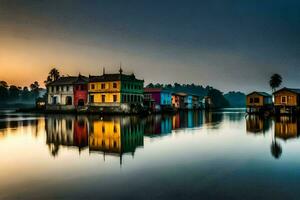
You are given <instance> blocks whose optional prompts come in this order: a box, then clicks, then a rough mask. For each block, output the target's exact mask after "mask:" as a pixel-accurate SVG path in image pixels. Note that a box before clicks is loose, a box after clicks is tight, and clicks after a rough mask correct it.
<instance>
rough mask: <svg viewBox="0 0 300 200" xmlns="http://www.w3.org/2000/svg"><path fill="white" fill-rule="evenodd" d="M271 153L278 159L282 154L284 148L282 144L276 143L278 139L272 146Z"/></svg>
mask: <svg viewBox="0 0 300 200" xmlns="http://www.w3.org/2000/svg"><path fill="white" fill-rule="evenodd" d="M271 153H272V156H273V157H274V158H276V159H279V158H280V156H281V154H282V148H281V146H280V144H279V143H277V142H276V139H275V141H273V142H272V144H271Z"/></svg>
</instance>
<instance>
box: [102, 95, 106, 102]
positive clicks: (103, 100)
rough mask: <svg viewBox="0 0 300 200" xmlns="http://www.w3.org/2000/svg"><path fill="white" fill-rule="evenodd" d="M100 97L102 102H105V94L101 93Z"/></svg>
mask: <svg viewBox="0 0 300 200" xmlns="http://www.w3.org/2000/svg"><path fill="white" fill-rule="evenodd" d="M101 99H102V102H103V103H104V102H105V95H102V96H101Z"/></svg>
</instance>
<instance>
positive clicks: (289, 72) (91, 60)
mask: <svg viewBox="0 0 300 200" xmlns="http://www.w3.org/2000/svg"><path fill="white" fill-rule="evenodd" d="M299 10H300V1H299V0H282V1H279V0H244V1H242V0H227V1H220V0H219V1H216V0H210V1H201V0H195V1H183V0H181V1H176V0H164V1H158V0H157V1H156V0H148V1H146V0H145V1H143V0H136V1H132V0H128V1H124V0H119V1H115V0H107V1H100V0H99V1H93V0H90V1H84V0H82V1H79V0H73V1H67V0H65V1H64V0H61V1H54V0H41V1H30V0H28V1H22V0H20V1H17V0H0V80H6V81H7V82H9V83H10V84H18V85H22V86H25V85H29V84H30V83H31V82H33V81H35V80H38V81H39V82H43V80H45V78H46V76H47V73H48V71H49V70H50V69H51V68H52V67H54V66H55V67H57V68H58V69H59V70H60V71H61V73H62V74H65V75H67V74H69V75H77V74H78V73H79V72H81V73H82V74H85V75H89V74H93V75H96V74H101V73H102V68H103V67H105V68H106V72H116V71H117V70H118V68H119V65H120V62H122V66H123V70H124V72H128V73H129V72H130V73H131V72H134V73H135V74H136V75H137V76H138V77H139V78H142V79H145V83H146V84H147V83H149V82H155V83H156V82H160V83H174V82H178V83H195V84H203V85H204V86H206V85H211V86H214V87H216V88H218V89H221V90H223V91H230V90H240V91H244V92H248V91H251V90H257V89H259V90H270V89H269V87H268V79H269V76H270V75H271V74H272V73H275V72H277V73H280V74H281V75H282V76H283V79H284V86H288V87H299V88H300V12H299Z"/></svg>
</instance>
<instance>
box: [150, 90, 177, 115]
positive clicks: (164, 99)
mask: <svg viewBox="0 0 300 200" xmlns="http://www.w3.org/2000/svg"><path fill="white" fill-rule="evenodd" d="M144 102H145V105H146V106H147V107H148V108H150V109H152V110H154V111H160V110H164V109H170V108H172V93H171V91H169V90H166V89H163V88H145V89H144Z"/></svg>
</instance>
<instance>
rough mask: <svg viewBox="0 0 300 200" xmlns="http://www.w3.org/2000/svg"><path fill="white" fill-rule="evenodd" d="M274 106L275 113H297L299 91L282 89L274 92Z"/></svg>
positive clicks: (299, 100) (299, 97) (299, 101)
mask: <svg viewBox="0 0 300 200" xmlns="http://www.w3.org/2000/svg"><path fill="white" fill-rule="evenodd" d="M273 95H274V106H275V110H276V112H277V113H283V114H284V113H295V112H298V111H299V104H300V89H291V88H282V89H280V90H278V91H276V92H274V94H273Z"/></svg>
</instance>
